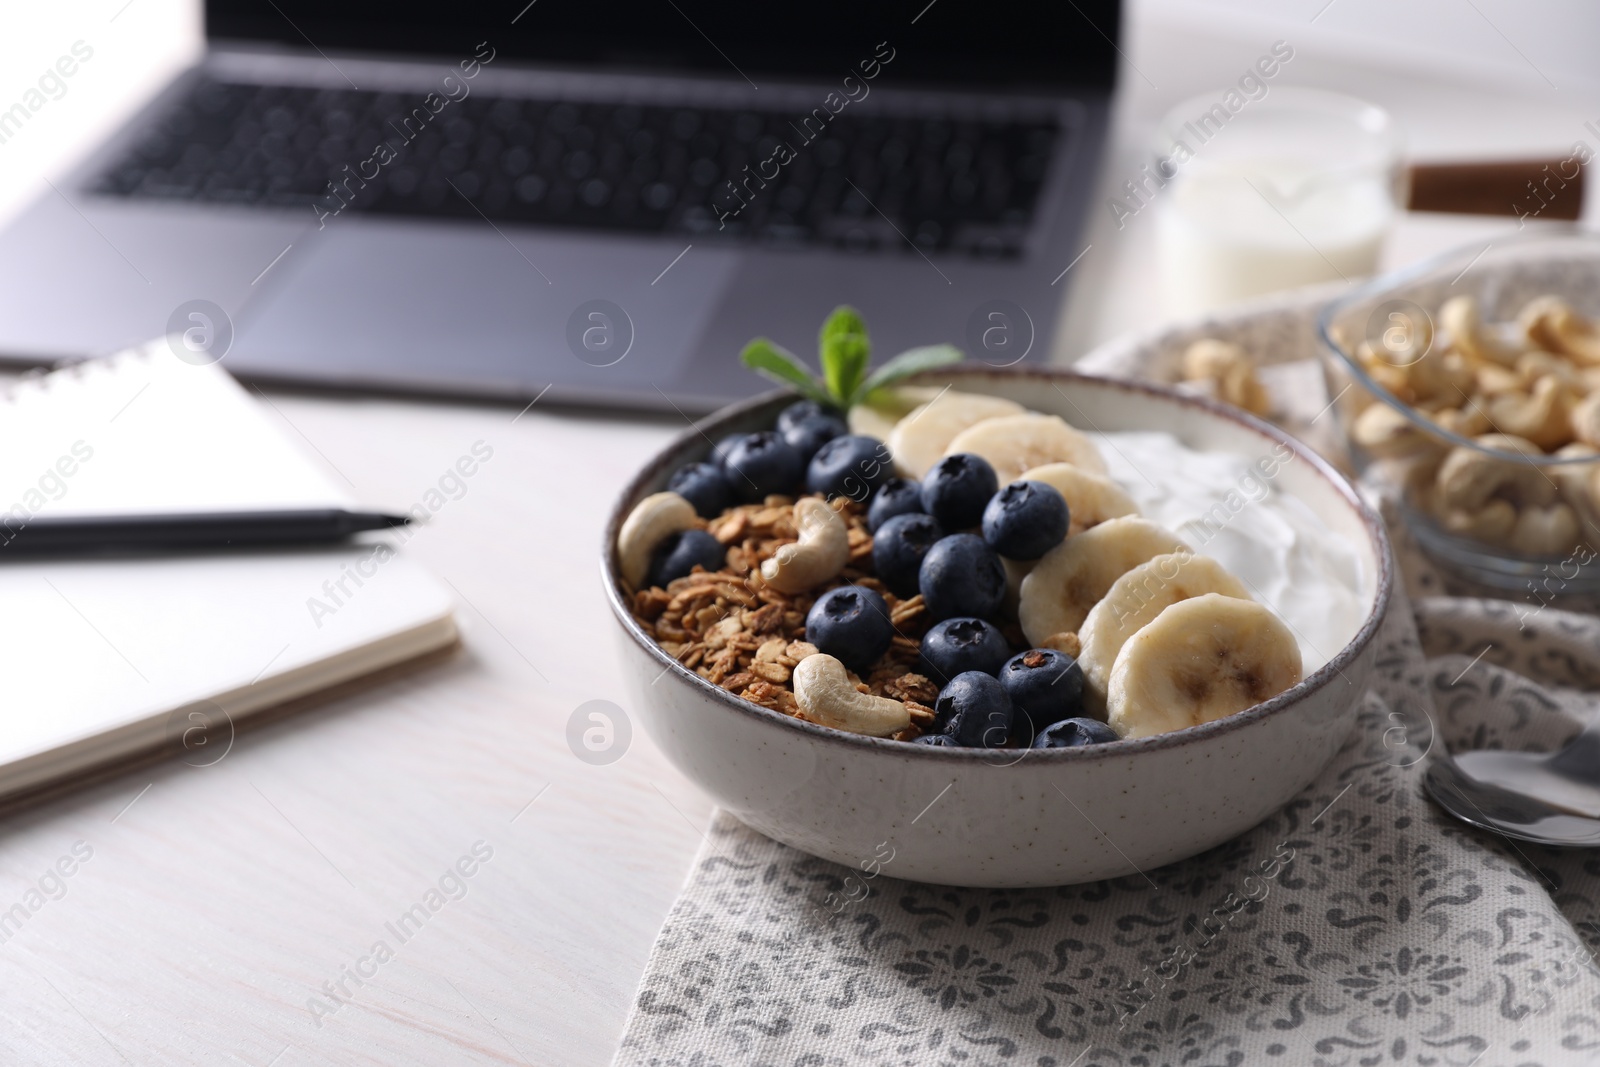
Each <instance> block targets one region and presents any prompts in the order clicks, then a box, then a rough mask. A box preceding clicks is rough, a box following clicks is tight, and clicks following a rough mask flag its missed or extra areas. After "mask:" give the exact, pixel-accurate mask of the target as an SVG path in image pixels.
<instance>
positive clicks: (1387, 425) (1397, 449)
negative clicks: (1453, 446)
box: [1350, 404, 1429, 459]
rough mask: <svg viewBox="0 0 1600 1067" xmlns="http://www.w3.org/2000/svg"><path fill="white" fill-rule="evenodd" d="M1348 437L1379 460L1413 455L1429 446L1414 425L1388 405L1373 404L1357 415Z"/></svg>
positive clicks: (1425, 436)
mask: <svg viewBox="0 0 1600 1067" xmlns="http://www.w3.org/2000/svg"><path fill="white" fill-rule="evenodd" d="M1350 436H1351V437H1353V438H1355V442H1356V444H1358V445H1360V446H1361V447H1362V448H1364V449H1366V450H1367V451H1368V452H1370V453H1372V454H1373V455H1374V456H1377V457H1379V458H1380V459H1399V458H1400V457H1402V456H1409V455H1415V454H1416V453H1418V452H1420V451H1423V450H1424V449H1426V448H1427V447H1428V444H1429V439H1428V435H1427V434H1425V433H1423V432H1422V431H1421V430H1420V429H1418V428H1417V425H1416V423H1414V422H1412V421H1411V420H1410V419H1409V418H1407V417H1406V415H1405V414H1404V413H1403V412H1400V411H1396V410H1395V409H1394V408H1392V407H1390V406H1389V405H1388V404H1374V405H1372V406H1371V407H1369V408H1367V409H1366V410H1365V411H1363V412H1362V413H1361V414H1360V415H1357V416H1356V420H1355V422H1354V423H1352V424H1351V427H1350Z"/></svg>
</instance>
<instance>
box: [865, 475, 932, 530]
mask: <svg viewBox="0 0 1600 1067" xmlns="http://www.w3.org/2000/svg"><path fill="white" fill-rule="evenodd" d="M921 510H922V486H920V485H918V484H917V483H916V482H914V481H912V480H911V479H910V478H890V479H889V480H888V481H886V482H884V483H883V484H882V485H880V486H878V491H877V492H876V493H873V494H872V503H871V504H869V505H868V506H867V529H869V530H871V531H872V532H873V533H877V532H878V527H880V526H882V525H883V524H884V523H886V522H888V521H889V520H890V519H892V518H894V517H895V516H896V515H912V514H915V513H917V512H920V511H921Z"/></svg>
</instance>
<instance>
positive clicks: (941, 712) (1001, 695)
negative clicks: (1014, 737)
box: [933, 671, 1011, 748]
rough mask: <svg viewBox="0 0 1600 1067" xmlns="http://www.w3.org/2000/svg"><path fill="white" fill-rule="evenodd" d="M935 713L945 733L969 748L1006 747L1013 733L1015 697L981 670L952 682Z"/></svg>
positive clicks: (941, 697) (942, 693)
mask: <svg viewBox="0 0 1600 1067" xmlns="http://www.w3.org/2000/svg"><path fill="white" fill-rule="evenodd" d="M933 710H934V714H935V715H936V716H937V717H938V721H939V722H942V723H943V724H944V732H945V733H947V734H949V735H950V736H951V737H953V738H955V740H956V743H957V744H959V745H964V746H966V747H967V748H1004V747H1005V744H1006V738H1007V737H1009V736H1010V734H1011V698H1010V697H1008V696H1006V691H1005V690H1004V689H1003V688H1001V686H1000V683H999V682H997V681H995V680H994V678H993V677H992V676H990V675H987V674H981V673H979V672H978V671H968V672H966V673H965V674H958V675H956V676H955V678H953V679H951V681H950V684H949V685H947V686H945V687H944V690H943V691H942V692H941V693H940V694H939V700H938V702H937V703H936V704H935V705H934V709H933Z"/></svg>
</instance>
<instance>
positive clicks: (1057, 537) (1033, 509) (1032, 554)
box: [983, 482, 1067, 559]
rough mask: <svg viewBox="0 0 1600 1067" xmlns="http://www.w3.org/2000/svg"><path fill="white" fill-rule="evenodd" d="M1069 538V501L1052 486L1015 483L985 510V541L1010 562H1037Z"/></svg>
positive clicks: (994, 498)
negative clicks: (1018, 560)
mask: <svg viewBox="0 0 1600 1067" xmlns="http://www.w3.org/2000/svg"><path fill="white" fill-rule="evenodd" d="M1066 536H1067V501H1066V498H1065V497H1063V496H1062V495H1061V492H1060V491H1059V490H1058V489H1056V487H1055V486H1053V485H1046V484H1045V483H1043V482H1012V483H1011V484H1010V485H1008V486H1006V487H1005V488H1004V489H1002V490H1000V491H999V492H998V493H996V494H995V495H994V496H993V497H991V498H990V499H989V505H988V507H986V508H984V509H983V539H984V540H985V541H987V542H989V547H990V548H992V549H994V550H995V551H996V552H998V553H1000V554H1001V555H1002V556H1004V557H1006V558H1007V559H1038V558H1039V557H1040V556H1042V555H1044V554H1045V553H1046V552H1048V551H1050V550H1051V549H1052V548H1054V547H1056V546H1057V545H1059V544H1060V543H1061V541H1062V538H1064V537H1066Z"/></svg>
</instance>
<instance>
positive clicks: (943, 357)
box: [850, 345, 964, 404]
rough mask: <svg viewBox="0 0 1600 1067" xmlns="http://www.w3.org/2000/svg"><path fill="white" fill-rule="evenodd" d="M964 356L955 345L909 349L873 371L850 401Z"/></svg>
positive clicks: (859, 399)
mask: <svg viewBox="0 0 1600 1067" xmlns="http://www.w3.org/2000/svg"><path fill="white" fill-rule="evenodd" d="M963 358H964V357H963V356H962V354H961V350H960V349H959V348H956V347H955V346H954V345H927V346H925V347H923V348H911V349H907V350H906V351H904V352H902V353H900V354H899V355H898V356H895V357H894V358H893V359H891V360H890V361H889V362H887V363H885V364H884V365H883V366H881V367H879V368H878V369H877V370H875V371H873V372H872V374H871V375H869V376H868V377H867V380H866V381H864V382H862V383H860V385H858V386H857V387H856V391H855V393H854V394H853V395H852V396H851V398H850V403H851V404H856V403H859V402H860V401H862V400H864V399H865V398H866V397H867V395H868V394H869V393H871V392H872V391H873V390H875V389H882V388H883V387H884V386H887V385H893V384H894V383H895V382H898V381H901V380H903V379H905V378H909V377H911V376H912V375H914V374H921V373H922V372H923V371H926V370H933V369H934V368H935V367H944V366H948V365H949V364H951V363H960V362H961V360H962V359H963Z"/></svg>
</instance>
